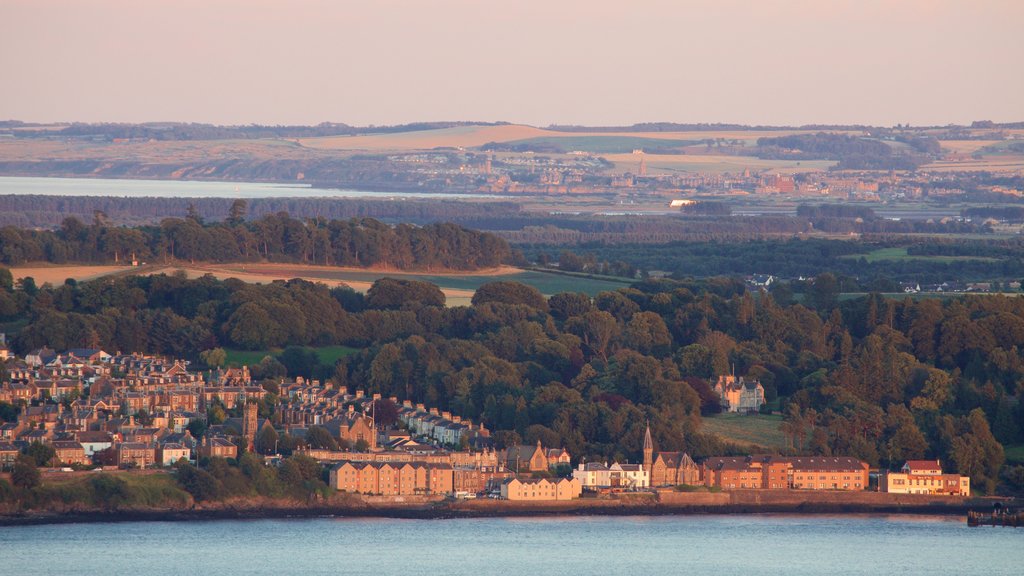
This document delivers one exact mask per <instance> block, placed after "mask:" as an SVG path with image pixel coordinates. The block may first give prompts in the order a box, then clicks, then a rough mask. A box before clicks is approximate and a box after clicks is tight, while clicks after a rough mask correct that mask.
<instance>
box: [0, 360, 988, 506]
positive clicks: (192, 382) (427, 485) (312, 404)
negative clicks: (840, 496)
mask: <svg viewBox="0 0 1024 576" xmlns="http://www.w3.org/2000/svg"><path fill="white" fill-rule="evenodd" d="M0 360H3V361H5V362H6V366H7V378H6V379H5V380H4V382H3V383H2V384H0V403H5V405H8V406H13V407H14V412H15V414H14V418H11V419H12V420H13V421H11V422H7V423H4V424H2V425H0V468H2V469H3V470H5V471H6V473H5V475H6V476H8V477H9V476H10V474H11V471H12V470H16V468H17V467H18V466H25V465H26V464H25V463H26V462H28V463H29V464H27V465H30V466H35V465H36V464H38V465H39V466H40V467H41V468H42V469H43V470H45V471H46V473H47V474H49V475H57V476H59V475H61V474H69V475H74V474H84V473H87V472H89V471H133V470H135V471H151V470H166V471H172V472H173V470H174V466H175V465H176V464H179V463H182V462H186V463H189V462H191V463H194V464H198V465H200V466H202V467H208V466H209V465H210V464H209V463H210V462H211V460H212V459H226V460H229V461H235V460H237V459H238V458H239V457H240V455H242V454H244V453H249V454H255V455H257V457H258V458H259V460H260V461H261V462H262V463H263V464H264V465H265V466H268V467H274V466H279V465H280V464H281V462H282V461H283V459H285V458H287V457H288V456H292V455H294V454H297V455H302V456H305V457H308V458H312V459H314V460H315V461H316V462H318V463H319V464H320V465H321V466H323V467H324V469H325V470H327V478H328V486H329V487H330V488H331V489H333V490H336V491H339V492H342V493H350V494H355V495H361V496H372V497H385V498H390V499H392V500H393V501H395V502H402V501H405V500H406V499H407V498H413V499H415V498H419V499H420V500H423V499H426V500H430V499H441V498H456V499H476V498H499V499H503V500H510V501H564V500H573V499H577V498H581V497H583V496H586V497H600V496H601V495H610V494H621V493H633V492H647V491H659V490H670V491H671V490H676V491H683V492H687V491H695V490H705V491H707V490H710V491H730V490H776V491H777V490H798V491H804V490H807V491H810V490H814V491H857V492H860V491H876V492H889V493H895V494H927V495H938V496H969V495H970V494H971V491H970V480H969V478H967V477H965V476H960V475H957V474H946V473H943V468H942V463H941V462H939V461H935V460H911V461H907V462H906V463H905V464H904V465H903V466H902V468H900V469H899V470H893V471H886V470H882V471H872V470H870V469H869V465H868V464H867V463H866V462H863V461H860V460H858V459H856V458H851V457H846V456H778V455H750V456H721V457H717V456H716V457H708V458H705V459H703V461H701V462H699V463H698V462H695V461H694V460H693V459H692V458H691V457H690V456H689V455H688V454H686V453H685V452H663V451H658V450H656V449H655V446H654V443H653V441H652V438H651V431H650V428H649V427H648V428H647V430H646V435H645V438H644V443H643V454H642V459H640V460H639V461H637V462H593V461H591V462H586V461H583V460H584V459H581V458H580V457H579V455H575V456H574V455H572V454H570V453H569V452H568V451H566V450H565V449H564V448H560V447H553V446H544V445H543V444H542V443H541V442H540V441H539V440H538V441H537V442H536V444H534V445H515V446H508V447H505V448H503V449H496V448H495V445H494V441H493V439H492V438H491V435H490V432H489V431H488V429H487V428H486V427H485V426H484V425H483V424H481V423H474V422H472V421H469V420H464V419H462V418H460V417H459V416H458V415H453V414H451V413H449V412H440V411H438V410H437V409H436V408H432V407H427V406H425V405H424V404H422V403H419V404H414V403H412V402H410V401H401V400H399V399H397V398H394V397H391V398H382V397H381V395H379V394H373V395H368V394H366V393H365V392H364V391H363V390H354V391H352V392H350V391H349V390H348V388H347V387H344V386H343V387H340V388H332V387H330V386H325V385H324V384H323V383H321V382H319V381H315V380H314V381H306V380H304V379H302V378H298V379H296V380H293V381H281V382H280V383H279V384H278V387H277V389H276V390H273V391H271V390H267V389H266V388H265V387H260V386H258V385H254V383H253V382H252V380H251V378H250V375H249V371H248V369H247V368H245V367H242V368H230V369H223V370H213V371H207V372H196V371H191V370H189V363H188V362H187V361H183V360H173V359H169V358H163V357H159V356H150V355H142V354H109V353H107V352H105V351H103V350H99V349H72V350H67V351H63V352H60V353H58V352H56V351H54V350H51V349H48V348H42V349H37V350H33V351H32V352H31V353H29V354H27V355H26V356H25V357H24V358H13V357H11V355H10V353H9V351H8V349H7V348H6V347H3V348H0ZM715 391H716V393H717V394H719V395H720V398H721V401H722V403H723V405H724V406H725V407H726V409H727V410H729V411H733V412H757V411H758V410H759V409H760V408H761V406H762V405H763V403H764V389H763V387H762V386H761V384H760V383H759V382H757V381H756V380H754V381H745V380H744V379H742V378H735V377H733V376H722V377H720V378H719V380H718V384H717V385H716V387H715ZM268 401H271V402H275V403H277V406H276V408H277V409H276V410H275V411H274V414H275V417H274V419H273V420H271V419H268V418H264V417H262V416H260V414H259V411H260V410H261V408H265V407H266V402H268ZM6 416H8V417H9V416H10V415H9V414H8V415H6ZM40 455H42V459H41V461H38V460H40ZM36 461H38V462H36ZM14 474H17V472H16V471H15V472H14ZM378 501H379V499H378ZM411 501H412V500H411Z"/></svg>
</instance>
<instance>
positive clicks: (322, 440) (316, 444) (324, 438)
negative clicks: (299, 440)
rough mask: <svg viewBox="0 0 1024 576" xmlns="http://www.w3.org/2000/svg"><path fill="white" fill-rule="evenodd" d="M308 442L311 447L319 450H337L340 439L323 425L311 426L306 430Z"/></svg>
mask: <svg viewBox="0 0 1024 576" xmlns="http://www.w3.org/2000/svg"><path fill="white" fill-rule="evenodd" d="M306 443H307V444H308V445H309V447H310V448H313V449H315V450H316V449H319V450H337V449H338V441H337V440H335V439H334V436H331V433H330V432H328V431H327V429H326V428H324V427H323V426H310V427H309V429H308V430H306Z"/></svg>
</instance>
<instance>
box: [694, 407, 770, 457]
mask: <svg viewBox="0 0 1024 576" xmlns="http://www.w3.org/2000/svg"><path fill="white" fill-rule="evenodd" d="M702 422H703V430H704V431H705V432H708V433H711V434H714V435H716V436H718V437H720V438H722V439H723V440H728V441H730V442H734V443H736V444H743V445H752V444H753V445H757V446H762V447H765V448H775V449H779V450H781V449H784V448H786V447H787V446H786V437H785V436H784V435H783V434H782V431H780V430H779V425H780V424H782V416H779V415H777V414H772V415H765V414H758V415H756V416H747V415H743V414H719V415H717V416H709V417H707V418H704V419H703V421H702Z"/></svg>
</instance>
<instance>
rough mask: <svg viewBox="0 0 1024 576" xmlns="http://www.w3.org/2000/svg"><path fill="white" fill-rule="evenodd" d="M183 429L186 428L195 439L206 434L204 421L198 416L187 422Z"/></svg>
mask: <svg viewBox="0 0 1024 576" xmlns="http://www.w3.org/2000/svg"><path fill="white" fill-rule="evenodd" d="M185 429H186V430H188V431H189V434H191V435H192V437H193V438H196V439H201V438H202V437H203V436H205V435H206V423H205V422H203V421H202V420H200V419H198V418H196V419H195V420H193V421H191V422H189V423H188V426H186V427H185Z"/></svg>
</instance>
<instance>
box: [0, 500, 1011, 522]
mask: <svg viewBox="0 0 1024 576" xmlns="http://www.w3.org/2000/svg"><path fill="white" fill-rule="evenodd" d="M997 501H998V502H1002V503H1004V505H1006V504H1009V505H1013V506H1020V505H1021V504H1022V503H1021V502H1019V501H1016V500H1015V499H1010V498H1004V499H985V500H981V499H976V498H972V499H969V500H965V501H958V502H935V501H932V502H900V501H894V502H891V503H886V504H877V503H871V504H868V503H863V502H809V501H804V502H790V503H728V504H697V503H693V504H683V503H664V502H644V503H635V502H623V501H615V500H596V499H594V500H591V499H583V500H575V501H562V502H508V501H493V500H492V501H455V502H451V501H445V502H440V503H430V504H425V505H424V504H406V505H398V504H394V505H379V506H374V505H367V504H365V503H359V504H358V505H353V503H348V504H338V505H331V504H323V505H310V506H303V505H293V506H270V507H251V508H246V507H224V508H218V507H213V508H192V509H148V510H147V509H130V510H114V511H104V510H82V511H70V512H54V511H51V512H47V511H29V512H26V513H24V514H0V527H9V526H36V525H46V524H91V523H100V522H104V523H105V522H197V521H198V522H209V521H218V520H271V519H278V520H281V519H295V520H308V519H314V518H386V519H395V520H459V519H473V518H517V517H521V518H523V517H524V518H538V517H551V518H556V517H564V518H571V517H582V516H705V515H736V514H738V515H760V514H783V515H795V516H821V515H826V516H828V515H832V516H860V515H878V514H881V515H889V514H899V515H908V516H933V517H955V516H962V517H966V516H967V512H968V511H971V510H974V511H978V510H982V511H985V510H989V509H991V508H992V505H993V504H994V503H995V502H997ZM965 521H966V520H965Z"/></svg>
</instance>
